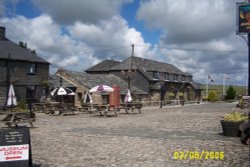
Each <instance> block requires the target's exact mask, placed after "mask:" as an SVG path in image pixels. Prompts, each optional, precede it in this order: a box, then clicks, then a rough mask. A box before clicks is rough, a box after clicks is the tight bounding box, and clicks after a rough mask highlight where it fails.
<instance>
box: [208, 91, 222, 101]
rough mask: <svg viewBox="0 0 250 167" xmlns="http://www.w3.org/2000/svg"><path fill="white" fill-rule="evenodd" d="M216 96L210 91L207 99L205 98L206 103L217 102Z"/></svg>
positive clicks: (215, 93) (214, 92)
mask: <svg viewBox="0 0 250 167" xmlns="http://www.w3.org/2000/svg"><path fill="white" fill-rule="evenodd" d="M218 99H219V98H218V95H217V92H216V91H210V92H209V93H208V97H207V100H208V101H218Z"/></svg>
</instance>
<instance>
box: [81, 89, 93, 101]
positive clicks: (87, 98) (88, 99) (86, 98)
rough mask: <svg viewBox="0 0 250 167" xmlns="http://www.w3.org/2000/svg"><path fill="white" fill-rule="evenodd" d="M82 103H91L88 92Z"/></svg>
mask: <svg viewBox="0 0 250 167" xmlns="http://www.w3.org/2000/svg"><path fill="white" fill-rule="evenodd" d="M83 102H84V103H90V104H92V103H93V100H92V97H91V96H90V94H89V92H87V93H86V94H85V95H84V99H83Z"/></svg>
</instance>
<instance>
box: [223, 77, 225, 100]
mask: <svg viewBox="0 0 250 167" xmlns="http://www.w3.org/2000/svg"><path fill="white" fill-rule="evenodd" d="M223 96H225V74H223Z"/></svg>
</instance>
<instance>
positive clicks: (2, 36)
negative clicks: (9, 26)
mask: <svg viewBox="0 0 250 167" xmlns="http://www.w3.org/2000/svg"><path fill="white" fill-rule="evenodd" d="M0 40H6V38H5V27H0Z"/></svg>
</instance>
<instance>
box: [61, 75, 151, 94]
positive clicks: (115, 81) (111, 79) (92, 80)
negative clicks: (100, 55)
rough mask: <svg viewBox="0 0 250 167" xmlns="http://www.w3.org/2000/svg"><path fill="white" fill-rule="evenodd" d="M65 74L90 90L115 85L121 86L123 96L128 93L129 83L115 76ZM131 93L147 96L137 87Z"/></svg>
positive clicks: (133, 87)
mask: <svg viewBox="0 0 250 167" xmlns="http://www.w3.org/2000/svg"><path fill="white" fill-rule="evenodd" d="M63 72H65V73H67V74H69V76H70V77H73V78H74V79H75V80H76V81H78V82H80V83H81V84H82V85H84V86H86V87H87V88H89V89H91V88H92V87H94V86H97V85H101V84H105V85H108V86H111V87H112V86H113V85H117V86H119V87H120V89H121V94H126V92H127V87H128V85H127V83H126V82H125V81H124V80H122V79H121V78H119V77H117V76H115V75H113V74H88V73H83V72H76V71H68V70H63ZM131 92H134V94H147V93H146V92H145V91H143V90H140V89H139V88H137V87H135V86H132V87H131Z"/></svg>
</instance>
